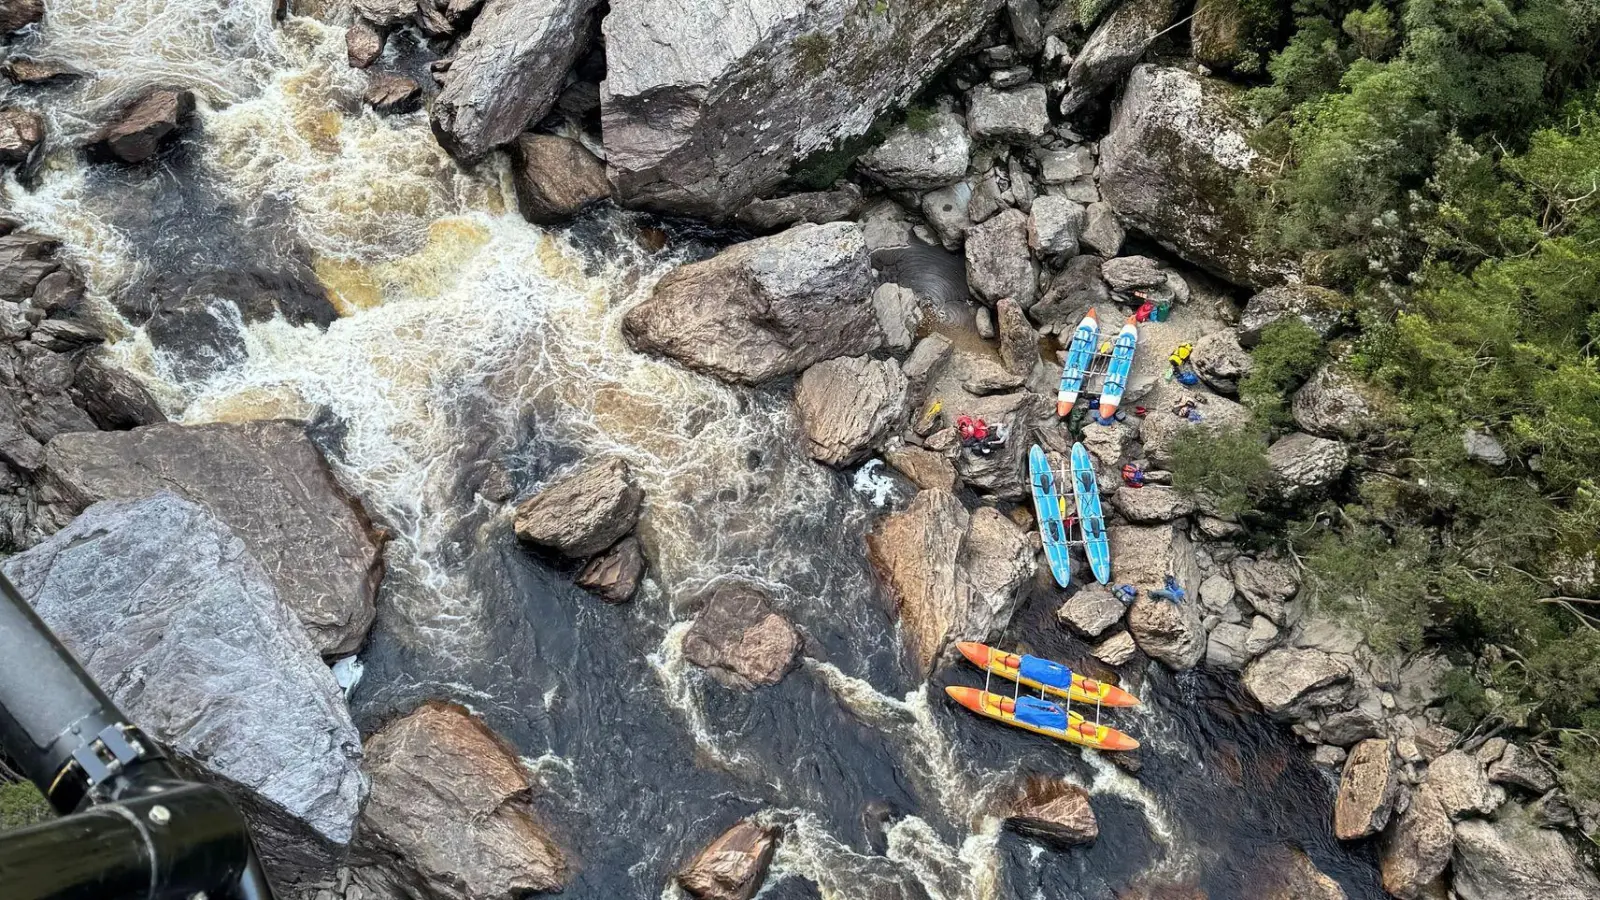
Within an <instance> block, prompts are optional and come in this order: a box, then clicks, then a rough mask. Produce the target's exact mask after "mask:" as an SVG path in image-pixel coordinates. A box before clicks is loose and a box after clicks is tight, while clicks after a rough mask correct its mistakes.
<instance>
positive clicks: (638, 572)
mask: <svg viewBox="0 0 1600 900" xmlns="http://www.w3.org/2000/svg"><path fill="white" fill-rule="evenodd" d="M646 566H647V564H646V562H645V558H644V548H643V547H642V546H641V545H640V543H639V539H638V538H636V537H634V536H633V535H629V536H627V537H625V538H623V539H622V540H620V541H617V543H616V544H615V545H614V546H613V547H612V548H611V549H610V550H607V551H606V552H604V553H602V554H600V555H599V556H596V557H594V558H593V559H591V560H589V562H587V563H585V564H584V567H583V570H582V571H580V572H579V573H578V578H577V585H578V587H581V588H583V589H584V590H586V591H589V592H590V593H592V594H595V595H596V596H598V597H599V598H600V599H602V600H604V601H606V602H607V603H627V602H628V601H629V600H632V599H633V595H634V594H636V593H638V592H639V584H640V583H641V582H642V581H643V580H644V573H645V569H646Z"/></svg>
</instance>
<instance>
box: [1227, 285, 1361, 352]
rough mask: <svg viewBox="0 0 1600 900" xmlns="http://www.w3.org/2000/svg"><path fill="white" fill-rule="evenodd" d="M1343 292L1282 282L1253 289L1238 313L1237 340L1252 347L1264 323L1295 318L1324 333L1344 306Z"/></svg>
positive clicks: (1329, 330)
mask: <svg viewBox="0 0 1600 900" xmlns="http://www.w3.org/2000/svg"><path fill="white" fill-rule="evenodd" d="M1348 305H1349V304H1348V301H1346V300H1345V298H1344V296H1343V295H1341V294H1339V293H1338V292H1336V291H1330V290H1328V289H1327V288H1320V287H1316V286H1314V285H1309V284H1283V285H1278V286H1277V287H1270V288H1267V289H1266V290H1264V291H1261V292H1259V293H1257V294H1256V295H1255V296H1253V297H1251V298H1250V302H1248V303H1246V304H1245V307H1244V312H1243V313H1241V314H1240V315H1239V329H1238V333H1239V343H1240V344H1242V345H1243V346H1246V347H1254V346H1255V345H1256V343H1257V342H1259V341H1260V340H1261V332H1262V331H1264V330H1265V329H1266V327H1267V326H1268V325H1271V324H1273V323H1276V322H1283V321H1287V320H1289V319H1299V320H1300V321H1301V322H1303V323H1305V325H1306V327H1307V328H1310V329H1311V330H1312V331H1315V332H1316V333H1317V334H1318V335H1320V336H1322V337H1327V336H1328V335H1329V334H1331V333H1332V332H1333V329H1334V328H1335V327H1336V326H1337V325H1338V324H1339V320H1340V318H1341V317H1342V316H1343V315H1344V310H1345V308H1346V307H1347V306H1348Z"/></svg>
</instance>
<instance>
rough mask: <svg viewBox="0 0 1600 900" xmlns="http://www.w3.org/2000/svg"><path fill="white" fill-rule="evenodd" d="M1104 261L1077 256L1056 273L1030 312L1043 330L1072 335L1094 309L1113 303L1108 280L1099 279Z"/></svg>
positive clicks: (1087, 256) (1092, 257)
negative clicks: (1086, 313)
mask: <svg viewBox="0 0 1600 900" xmlns="http://www.w3.org/2000/svg"><path fill="white" fill-rule="evenodd" d="M1100 268H1101V261H1100V259H1099V258H1098V257H1095V256H1089V255H1084V256H1075V257H1073V258H1072V259H1071V260H1070V261H1068V262H1067V265H1066V267H1065V268H1063V269H1062V270H1061V271H1060V272H1058V273H1056V276H1055V278H1054V279H1052V280H1051V282H1050V289H1049V290H1047V291H1045V293H1044V296H1043V297H1042V298H1040V300H1039V302H1038V303H1036V304H1034V305H1033V306H1032V307H1031V308H1030V309H1029V310H1028V313H1029V314H1030V315H1031V316H1033V320H1034V321H1035V322H1038V323H1039V326H1040V327H1041V328H1045V329H1047V330H1050V331H1054V332H1055V333H1057V334H1067V335H1070V334H1071V333H1072V330H1073V329H1074V328H1077V327H1078V321H1079V320H1080V319H1082V318H1083V314H1084V312H1085V311H1087V310H1088V309H1089V307H1091V306H1100V305H1101V304H1104V303H1109V302H1110V301H1111V293H1110V292H1109V291H1107V290H1106V283H1105V280H1104V279H1102V278H1101V277H1100Z"/></svg>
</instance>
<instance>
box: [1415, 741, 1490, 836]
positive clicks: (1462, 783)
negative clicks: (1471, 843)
mask: <svg viewBox="0 0 1600 900" xmlns="http://www.w3.org/2000/svg"><path fill="white" fill-rule="evenodd" d="M1423 783H1424V784H1426V785H1427V786H1428V789H1429V790H1430V791H1432V792H1433V796H1434V797H1436V798H1437V799H1438V800H1439V805H1440V806H1442V807H1444V812H1445V815H1447V816H1449V817H1450V818H1451V819H1452V820H1456V819H1462V818H1465V817H1467V816H1476V815H1488V814H1490V813H1492V812H1494V811H1495V810H1496V809H1498V808H1499V807H1500V804H1501V803H1502V802H1504V800H1505V790H1504V789H1503V788H1499V787H1496V786H1495V785H1492V784H1490V783H1489V776H1487V775H1485V774H1484V771H1483V764H1482V763H1480V762H1478V760H1477V759H1475V758H1473V756H1472V755H1471V754H1468V753H1465V752H1463V751H1461V750H1451V751H1450V752H1448V753H1446V754H1444V755H1443V756H1440V757H1439V758H1438V759H1436V760H1434V761H1433V762H1431V763H1428V774H1427V777H1426V779H1425V780H1424V782H1423Z"/></svg>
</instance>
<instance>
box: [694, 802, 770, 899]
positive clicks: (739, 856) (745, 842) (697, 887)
mask: <svg viewBox="0 0 1600 900" xmlns="http://www.w3.org/2000/svg"><path fill="white" fill-rule="evenodd" d="M777 846H778V830H777V829H775V828H767V827H765V826H761V825H757V824H756V823H755V822H753V821H751V820H749V819H746V820H744V821H743V822H740V823H739V824H737V825H735V826H733V827H732V828H730V829H728V830H727V831H725V832H723V834H722V835H721V836H720V837H718V838H717V839H716V840H714V841H712V842H711V843H710V844H708V845H707V846H706V848H705V849H704V850H701V851H700V854H699V855H698V856H696V857H695V858H694V859H693V860H692V861H690V863H689V864H688V865H686V866H684V867H683V868H682V869H681V870H679V872H678V884H679V885H680V886H682V888H683V889H684V890H685V891H687V892H688V893H689V896H691V897H693V898H694V900H750V898H752V897H754V896H755V895H756V894H757V893H758V892H759V891H760V890H761V885H762V883H763V882H765V881H766V879H767V867H768V866H770V865H771V864H772V854H773V851H774V850H776V849H777Z"/></svg>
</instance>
